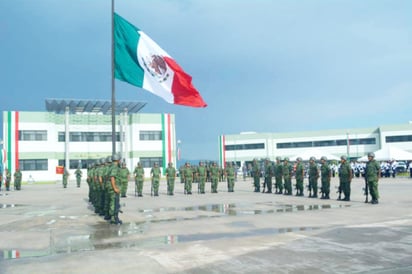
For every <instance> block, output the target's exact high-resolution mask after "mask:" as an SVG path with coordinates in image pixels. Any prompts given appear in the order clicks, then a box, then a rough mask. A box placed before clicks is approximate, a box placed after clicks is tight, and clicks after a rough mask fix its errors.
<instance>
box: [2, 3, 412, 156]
mask: <svg viewBox="0 0 412 274" xmlns="http://www.w3.org/2000/svg"><path fill="white" fill-rule="evenodd" d="M115 6H116V7H115V10H116V12H117V13H118V14H119V15H121V16H122V17H124V18H125V19H126V20H128V21H129V22H131V23H132V24H134V25H135V26H137V27H138V28H140V29H141V30H143V31H144V32H145V33H147V34H148V35H149V36H150V37H151V38H152V39H153V40H155V41H156V42H157V43H158V44H159V45H160V46H161V47H162V48H163V49H164V50H166V51H167V52H168V53H169V54H170V55H171V56H172V57H173V58H174V59H175V60H176V61H177V62H178V63H179V64H180V65H181V66H182V67H183V68H184V70H185V71H186V72H188V73H189V74H191V75H192V77H193V84H194V85H195V87H196V88H197V89H198V90H199V92H200V93H201V95H202V97H203V99H204V100H205V101H206V102H207V104H208V107H207V108H204V109H198V108H190V107H184V106H177V105H171V104H168V103H166V102H164V101H163V100H162V99H161V98H159V97H157V96H155V95H152V94H151V93H149V92H146V91H144V90H141V89H138V88H136V87H134V86H131V85H128V84H126V83H123V82H120V81H116V99H117V100H131V101H144V102H147V106H146V107H145V108H144V109H143V111H144V112H149V113H159V112H168V113H174V114H175V115H176V124H177V125H176V134H177V138H178V139H180V140H181V142H182V157H183V158H186V159H212V160H217V159H218V136H219V135H221V134H237V133H239V132H242V131H256V132H294V131H310V130H322V129H341V128H355V127H376V126H379V125H385V124H402V123H408V121H410V120H412V77H411V76H412V35H411V32H412V16H411V11H412V1H408V0H404V1H401V0H388V1H384V0H364V1H360V0H344V1H339V0H323V1H321V0H319V1H315V0H307V1H303V0H302V1H301V0H299V1H294V0H271V1H269V0H267V1H265V0H253V1H252V0H209V1H202V0H150V1H143V0H135V1H130V0H117V1H115ZM110 11H111V1H110V0H89V1H83V0H1V1H0V39H1V43H0V64H1V65H0V83H1V100H0V111H4V110H20V111H44V110H45V103H44V100H45V98H75V99H99V100H110V98H111V78H110V77H111V59H110V58H111V57H110V51H111V46H110V45H111V40H110V39H111V21H110V20H111V17H110Z"/></svg>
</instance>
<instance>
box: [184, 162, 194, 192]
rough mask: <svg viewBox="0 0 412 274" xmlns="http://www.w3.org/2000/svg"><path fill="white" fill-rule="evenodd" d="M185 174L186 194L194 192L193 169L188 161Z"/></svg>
mask: <svg viewBox="0 0 412 274" xmlns="http://www.w3.org/2000/svg"><path fill="white" fill-rule="evenodd" d="M183 176H184V180H185V194H189V195H191V194H192V183H193V170H192V168H191V167H190V163H189V162H186V165H185V169H184V170H183Z"/></svg>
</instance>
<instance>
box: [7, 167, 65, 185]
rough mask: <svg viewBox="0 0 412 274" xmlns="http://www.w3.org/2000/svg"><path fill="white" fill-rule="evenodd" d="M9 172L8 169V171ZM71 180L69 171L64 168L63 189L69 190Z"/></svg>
mask: <svg viewBox="0 0 412 274" xmlns="http://www.w3.org/2000/svg"><path fill="white" fill-rule="evenodd" d="M6 170H7V169H6ZM68 180H69V171H68V170H67V168H66V167H65V168H64V171H63V187H64V188H67V181H68Z"/></svg>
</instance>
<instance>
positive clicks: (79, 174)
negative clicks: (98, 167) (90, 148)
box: [74, 167, 82, 187]
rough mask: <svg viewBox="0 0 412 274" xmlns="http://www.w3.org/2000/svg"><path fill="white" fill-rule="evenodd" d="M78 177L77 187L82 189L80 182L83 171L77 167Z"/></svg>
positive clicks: (76, 173)
mask: <svg viewBox="0 0 412 274" xmlns="http://www.w3.org/2000/svg"><path fill="white" fill-rule="evenodd" d="M74 174H75V175H76V183H77V187H80V182H81V180H82V171H81V170H80V167H77V169H76V171H75V172H74Z"/></svg>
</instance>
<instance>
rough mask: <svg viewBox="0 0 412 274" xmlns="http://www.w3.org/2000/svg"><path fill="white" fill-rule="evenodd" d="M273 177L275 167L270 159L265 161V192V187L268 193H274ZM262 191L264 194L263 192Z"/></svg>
mask: <svg viewBox="0 0 412 274" xmlns="http://www.w3.org/2000/svg"><path fill="white" fill-rule="evenodd" d="M272 177H273V166H272V162H271V161H270V160H269V159H266V160H265V181H264V184H265V185H264V187H263V191H264V190H265V187H266V188H267V190H266V193H272ZM263 191H262V192H263Z"/></svg>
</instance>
